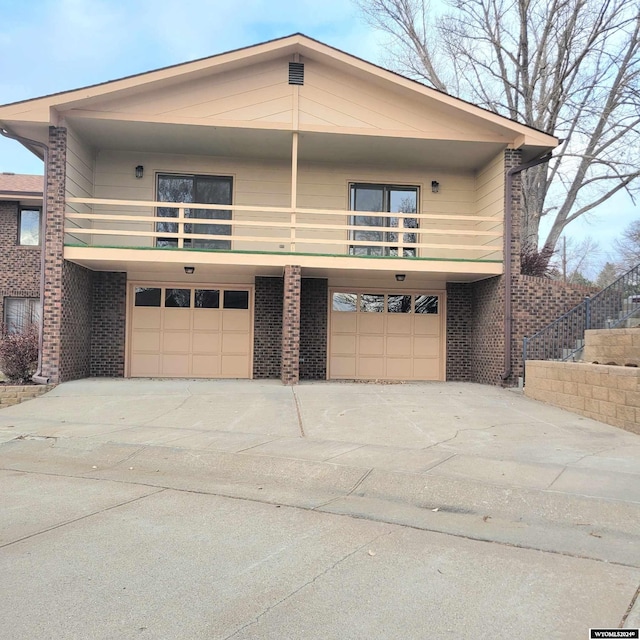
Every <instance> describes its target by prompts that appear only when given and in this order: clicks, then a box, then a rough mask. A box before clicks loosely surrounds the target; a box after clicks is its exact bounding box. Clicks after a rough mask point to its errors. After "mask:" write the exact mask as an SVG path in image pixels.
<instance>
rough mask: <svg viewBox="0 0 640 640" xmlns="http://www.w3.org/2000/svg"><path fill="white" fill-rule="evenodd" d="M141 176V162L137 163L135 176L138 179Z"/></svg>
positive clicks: (142, 168)
mask: <svg viewBox="0 0 640 640" xmlns="http://www.w3.org/2000/svg"><path fill="white" fill-rule="evenodd" d="M143 176H144V167H143V166H142V165H141V164H139V165H138V166H137V167H136V178H138V179H140V178H142V177H143Z"/></svg>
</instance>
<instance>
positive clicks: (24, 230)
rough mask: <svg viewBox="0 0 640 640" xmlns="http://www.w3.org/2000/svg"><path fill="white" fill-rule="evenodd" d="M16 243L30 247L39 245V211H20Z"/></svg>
mask: <svg viewBox="0 0 640 640" xmlns="http://www.w3.org/2000/svg"><path fill="white" fill-rule="evenodd" d="M18 243H19V244H21V245H25V246H31V247H33V246H37V245H39V244H40V209H26V208H25V209H20V218H19V220H18Z"/></svg>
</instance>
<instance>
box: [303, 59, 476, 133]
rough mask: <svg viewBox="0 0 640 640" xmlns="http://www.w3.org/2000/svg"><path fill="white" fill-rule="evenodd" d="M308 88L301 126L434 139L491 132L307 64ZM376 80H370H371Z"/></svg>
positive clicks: (411, 99)
mask: <svg viewBox="0 0 640 640" xmlns="http://www.w3.org/2000/svg"><path fill="white" fill-rule="evenodd" d="M304 63H305V83H304V85H303V86H302V87H300V106H299V110H300V125H301V127H302V128H304V126H305V125H316V126H317V125H320V126H325V127H348V128H360V129H383V130H387V131H397V132H405V133H406V132H408V133H410V132H415V133H426V134H431V135H433V136H434V137H437V138H441V137H443V136H445V137H446V136H447V135H451V136H452V137H453V139H458V138H459V137H460V136H461V135H464V136H465V137H469V138H471V139H473V137H474V136H476V135H480V136H486V134H487V130H486V129H481V128H480V127H478V126H477V125H472V124H470V123H469V122H468V121H464V120H462V119H461V118H460V116H459V114H454V113H452V112H451V111H446V110H444V109H442V108H439V107H437V106H436V104H435V102H433V103H432V105H431V107H432V108H431V109H430V110H429V111H428V112H425V111H426V110H425V104H424V100H421V101H419V100H417V99H416V98H415V97H412V96H411V95H410V93H409V92H408V91H404V90H399V89H397V88H396V90H391V89H390V88H389V86H388V85H386V84H385V85H379V84H376V83H373V82H370V81H367V79H364V78H362V77H359V76H356V75H353V74H350V73H346V72H345V71H341V70H340V71H339V70H337V69H335V68H332V67H328V66H326V65H323V64H321V63H318V62H316V61H314V60H309V59H305V60H304ZM369 80H370V79H369Z"/></svg>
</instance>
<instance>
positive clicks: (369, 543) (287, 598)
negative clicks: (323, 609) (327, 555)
mask: <svg viewBox="0 0 640 640" xmlns="http://www.w3.org/2000/svg"><path fill="white" fill-rule="evenodd" d="M392 533H393V530H391V531H387V532H385V533H381V534H380V535H377V536H376V537H375V538H372V539H371V540H368V541H367V542H365V543H364V544H362V545H360V546H359V547H356V548H355V549H354V550H353V551H350V552H349V553H347V554H346V555H345V556H343V557H342V558H340V559H339V560H336V561H335V562H334V563H333V564H332V565H330V566H328V567H327V568H326V569H324V570H323V571H321V572H320V573H318V574H317V575H315V576H314V577H313V578H311V580H307V582H305V583H304V584H302V585H300V586H299V587H298V588H297V589H294V590H293V591H292V592H291V593H289V594H288V595H286V596H285V597H284V598H281V599H280V600H278V602H276V603H274V604H272V605H271V606H269V607H267V608H266V609H265V610H264V611H262V613H259V614H258V615H257V616H256V618H255V619H254V620H252V621H251V622H248V623H247V624H245V625H243V626H242V627H240V628H239V629H238V630H237V631H234V632H233V633H232V634H231V635H229V636H227V637H226V638H224V640H231V638H233V637H234V636H237V635H238V634H239V633H240V632H242V631H244V630H245V629H247V628H249V627H252V626H254V625H256V624H258V623H259V622H260V619H261V618H263V617H264V616H266V615H267V614H268V613H269V612H270V611H273V609H275V608H276V607H279V606H280V605H281V604H282V603H284V602H286V601H287V600H289V599H290V598H292V597H293V596H295V595H296V594H297V593H299V592H300V591H302V590H303V589H305V588H306V587H308V586H310V585H312V584H313V583H314V582H316V581H317V580H319V579H320V578H322V577H323V576H325V575H326V574H327V573H329V572H330V571H333V569H335V568H336V567H337V566H338V565H339V564H341V563H342V562H344V561H345V560H348V559H349V558H351V557H352V556H354V555H355V554H356V553H358V552H359V551H362V550H363V549H365V548H366V547H368V546H370V545H371V544H373V543H374V542H376V540H379V539H380V538H382V537H384V536H389V535H391V534H392Z"/></svg>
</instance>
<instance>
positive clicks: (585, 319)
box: [522, 264, 640, 363]
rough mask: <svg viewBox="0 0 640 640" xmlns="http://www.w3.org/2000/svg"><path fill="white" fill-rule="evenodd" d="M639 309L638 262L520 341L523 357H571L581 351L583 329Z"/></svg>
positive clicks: (607, 325) (610, 324) (605, 325)
mask: <svg viewBox="0 0 640 640" xmlns="http://www.w3.org/2000/svg"><path fill="white" fill-rule="evenodd" d="M639 312H640V264H638V265H636V266H635V267H633V268H632V269H629V271H627V272H626V273H624V274H622V275H621V276H620V277H619V278H617V279H616V280H615V281H614V282H612V283H611V284H610V285H609V286H607V287H605V288H604V289H602V290H601V291H599V292H598V293H596V294H594V295H592V296H586V297H585V299H584V300H583V301H582V302H581V303H580V304H578V305H576V306H575V307H574V308H573V309H570V310H569V311H567V312H566V313H564V314H563V315H561V316H560V317H559V318H557V319H556V320H554V321H553V322H551V323H550V324H548V325H547V326H546V327H544V328H542V329H541V330H540V331H538V332H536V333H534V334H533V335H532V336H530V337H526V336H525V338H524V340H523V346H522V359H523V363H524V362H526V361H527V360H561V361H566V360H571V359H575V356H576V354H577V353H578V352H580V351H582V348H583V342H584V332H585V331H587V330H589V329H611V328H614V327H617V326H619V325H620V324H622V323H623V322H625V321H626V320H628V319H629V318H630V317H631V316H633V315H635V314H637V313H639Z"/></svg>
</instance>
